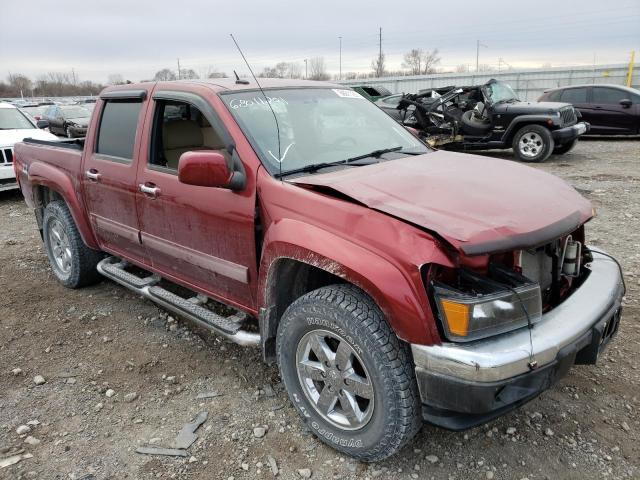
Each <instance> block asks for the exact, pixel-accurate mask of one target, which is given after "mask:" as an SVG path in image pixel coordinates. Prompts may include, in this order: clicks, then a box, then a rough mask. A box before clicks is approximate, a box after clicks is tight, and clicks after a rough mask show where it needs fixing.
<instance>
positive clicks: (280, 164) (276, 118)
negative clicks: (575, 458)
mask: <svg viewBox="0 0 640 480" xmlns="http://www.w3.org/2000/svg"><path fill="white" fill-rule="evenodd" d="M229 36H230V37H231V40H233V43H235V44H236V48H237V49H238V52H240V55H241V56H242V59H243V60H244V63H246V64H247V68H248V69H249V72H251V76H252V77H253V79H254V80H255V82H256V85H258V88H259V89H260V92H261V93H262V96H263V97H264V99H265V100H266V102H267V106H268V107H269V110H271V113H272V114H273V119H274V120H275V121H276V132H277V134H278V168H279V170H280V171H279V173H278V177H279V178H280V179H282V160H283V158H282V154H281V153H280V125H279V124H278V116H277V115H276V112H275V111H274V110H273V107H272V106H271V102H270V101H269V97H267V94H266V93H264V90H263V89H262V85H260V82H259V81H258V79H257V78H256V75H255V74H254V73H253V70H252V69H251V65H249V62H248V61H247V58H246V57H245V56H244V53H242V49H241V48H240V45H238V42H236V39H235V37H234V36H233V33H230V34H229ZM233 73H235V71H234V72H233ZM235 74H236V79H237V78H238V74H237V73H235ZM236 83H238V82H236ZM247 83H248V82H247Z"/></svg>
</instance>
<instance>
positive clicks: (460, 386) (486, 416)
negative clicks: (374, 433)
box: [411, 248, 623, 430]
mask: <svg viewBox="0 0 640 480" xmlns="http://www.w3.org/2000/svg"><path fill="white" fill-rule="evenodd" d="M591 251H592V252H593V257H594V259H593V262H591V264H590V266H589V269H590V270H591V272H590V274H589V275H588V277H587V278H586V279H585V280H584V281H583V283H582V285H580V287H578V288H577V289H576V290H575V291H574V292H573V293H572V294H571V296H569V298H567V299H566V300H565V301H564V302H562V304H560V305H558V306H557V307H556V308H554V309H553V310H551V311H550V312H547V313H546V314H544V315H543V317H542V320H541V321H540V322H539V323H537V324H536V325H535V326H534V327H533V329H532V330H531V339H530V337H529V330H528V329H526V328H524V329H519V330H516V331H513V332H510V333H506V334H502V335H498V336H496V337H492V338H488V339H483V340H479V341H475V342H471V343H467V344H455V343H442V344H440V345H429V346H425V345H412V346H411V350H412V353H413V359H414V362H415V365H416V369H415V371H416V378H417V381H418V387H419V390H420V396H421V398H422V403H423V417H424V418H425V420H426V421H428V422H430V423H434V424H436V425H440V426H442V427H445V428H449V429H453V430H462V429H465V428H470V427H473V426H475V425H479V424H481V423H484V422H486V421H489V420H492V419H493V418H496V417H498V416H500V415H502V414H504V413H506V412H507V411H509V410H512V409H514V408H516V407H518V406H520V405H522V404H523V403H525V402H527V401H529V400H531V399H533V398H535V397H536V396H537V395H539V394H540V393H541V392H542V391H544V390H546V389H547V388H549V387H550V386H551V385H553V384H554V383H555V382H557V381H558V380H559V379H560V378H562V377H563V376H564V375H565V374H566V373H567V372H568V371H569V369H570V368H571V366H572V365H573V364H575V363H583V364H593V363H595V362H596V358H597V356H598V353H599V352H600V351H601V350H602V349H603V348H604V346H605V345H606V343H607V342H608V341H609V340H610V339H611V337H612V336H613V335H614V334H615V333H616V331H617V328H618V322H619V319H620V304H621V301H622V295H623V286H622V278H621V276H620V269H619V268H618V265H617V264H616V263H615V262H614V261H613V260H611V259H609V258H607V257H605V256H604V255H599V254H598V250H597V249H595V248H591ZM530 342H531V343H532V344H533V358H532V357H531V356H530V354H531V343H530ZM532 360H534V361H535V362H536V363H537V368H535V369H533V370H532V369H531V368H530V367H529V363H530V362H531V361H532Z"/></svg>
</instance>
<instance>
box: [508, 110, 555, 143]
mask: <svg viewBox="0 0 640 480" xmlns="http://www.w3.org/2000/svg"><path fill="white" fill-rule="evenodd" d="M548 120H553V119H552V118H551V117H550V116H549V115H522V116H520V117H516V118H514V119H513V121H512V122H511V124H510V125H509V126H508V127H507V129H506V130H505V132H504V135H503V136H502V141H503V142H504V143H505V144H507V145H511V142H512V141H513V137H515V135H516V133H517V132H518V130H520V129H521V128H522V127H525V126H527V125H539V126H541V127H545V128H546V129H547V130H549V132H551V131H552V129H551V128H549V124H548V123H547V121H548ZM552 126H553V127H557V125H555V124H553V125H552Z"/></svg>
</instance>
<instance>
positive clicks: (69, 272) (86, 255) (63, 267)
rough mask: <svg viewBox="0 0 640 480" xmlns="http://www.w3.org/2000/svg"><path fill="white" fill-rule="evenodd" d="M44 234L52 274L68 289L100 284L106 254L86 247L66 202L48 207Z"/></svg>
mask: <svg viewBox="0 0 640 480" xmlns="http://www.w3.org/2000/svg"><path fill="white" fill-rule="evenodd" d="M42 234H43V238H44V247H45V250H46V251H47V256H48V257H49V263H50V264H51V269H52V270H53V274H54V275H55V276H56V278H57V279H58V281H59V282H60V283H62V284H63V285H64V286H65V287H67V288H80V287H84V286H86V285H91V284H93V283H96V282H98V281H99V280H100V278H101V277H100V274H99V273H98V270H97V269H96V265H98V262H99V261H100V260H102V258H103V254H102V252H99V251H97V250H93V249H91V248H89V247H87V246H86V245H85V244H84V242H83V241H82V237H81V236H80V233H79V232H78V229H77V227H76V224H75V222H74V221H73V217H72V216H71V212H70V211H69V207H67V204H66V203H65V202H64V201H62V200H56V201H54V202H51V203H49V204H48V205H47V206H46V208H45V209H44V219H43V222H42Z"/></svg>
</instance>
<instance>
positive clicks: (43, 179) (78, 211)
mask: <svg viewBox="0 0 640 480" xmlns="http://www.w3.org/2000/svg"><path fill="white" fill-rule="evenodd" d="M29 182H31V184H32V186H33V191H34V196H35V195H37V193H36V187H38V186H42V187H47V188H49V189H50V190H52V191H54V192H56V193H57V194H58V195H60V197H62V199H63V200H64V201H65V202H66V204H67V206H68V207H69V211H70V212H71V216H72V217H73V221H74V222H76V226H77V227H78V232H80V236H81V237H82V241H83V242H84V243H85V245H87V246H88V247H90V248H93V249H95V250H99V249H100V247H99V246H98V242H97V241H96V238H95V235H94V234H93V229H92V228H91V224H90V222H89V218H88V217H87V215H86V208H85V205H84V201H83V200H82V198H80V197H79V195H80V192H79V182H75V183H74V182H73V180H72V179H71V178H70V177H69V175H67V174H66V173H65V172H63V171H61V170H60V169H58V168H56V167H54V166H52V165H49V164H46V163H43V162H38V161H36V162H33V163H32V164H31V165H30V167H29ZM34 201H35V202H36V208H38V199H37V198H34Z"/></svg>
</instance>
